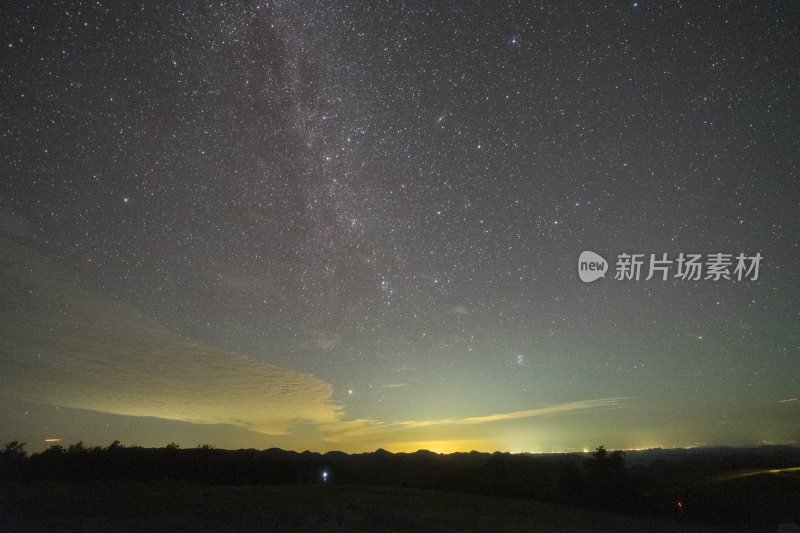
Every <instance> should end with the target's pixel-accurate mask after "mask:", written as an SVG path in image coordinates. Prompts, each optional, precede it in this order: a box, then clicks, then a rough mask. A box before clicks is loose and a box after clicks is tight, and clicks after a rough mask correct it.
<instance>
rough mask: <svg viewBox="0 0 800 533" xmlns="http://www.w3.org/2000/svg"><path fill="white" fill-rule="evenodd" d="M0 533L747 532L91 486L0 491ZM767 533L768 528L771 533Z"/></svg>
mask: <svg viewBox="0 0 800 533" xmlns="http://www.w3.org/2000/svg"><path fill="white" fill-rule="evenodd" d="M0 531H2V532H6V531H9V532H15V531H37V532H38V531H81V532H95V531H97V532H107V531H147V532H156V531H348V532H349V531H376V532H377V531H563V532H573V531H574V532H592V531H608V532H625V531H629V532H650V531H652V532H672V531H696V532H711V531H746V530H742V529H737V530H730V529H715V528H700V527H696V526H688V525H685V524H681V523H680V517H676V518H675V521H674V522H672V523H663V522H651V521H648V520H646V519H640V518H632V517H628V516H622V515H614V514H605V513H596V512H591V511H585V510H579V509H573V508H570V507H565V506H557V505H552V504H546V503H539V502H533V501H525V500H515V499H507V498H493V497H484V496H473V495H466V494H456V493H451V492H446V491H431V490H419V489H400V488H383V487H362V486H322V485H310V484H306V485H283V486H263V485H262V486H225V487H220V486H201V485H192V484H186V483H138V482H124V481H94V482H85V483H80V484H77V483H63V482H62V483H45V482H37V483H12V484H8V483H5V484H3V486H2V487H0ZM770 531H774V529H770Z"/></svg>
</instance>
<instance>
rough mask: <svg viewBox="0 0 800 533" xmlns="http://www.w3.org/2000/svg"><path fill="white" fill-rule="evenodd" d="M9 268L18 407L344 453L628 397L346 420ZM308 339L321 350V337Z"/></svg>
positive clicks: (281, 376) (331, 407)
mask: <svg viewBox="0 0 800 533" xmlns="http://www.w3.org/2000/svg"><path fill="white" fill-rule="evenodd" d="M0 262H2V263H3V264H4V268H3V270H2V272H0V277H1V278H2V279H0V281H2V282H3V283H2V284H0V300H2V301H3V304H4V305H3V306H0V367H2V374H1V375H0V377H1V379H2V389H0V394H3V395H5V396H7V397H11V398H14V399H19V400H30V401H36V402H42V403H47V404H51V405H60V406H65V407H73V408H79V409H89V410H93V411H99V412H105V413H112V414H119V415H128V416H137V417H159V418H164V419H169V420H179V421H185V422H193V423H199V424H229V425H233V426H237V427H241V428H245V429H248V430H250V431H254V432H258V433H263V434H269V435H289V436H290V435H292V432H293V428H295V427H297V424H298V423H305V424H308V423H310V424H312V425H314V426H315V427H316V428H318V437H319V438H321V439H322V441H323V442H329V443H342V446H343V447H348V446H350V445H352V444H353V443H357V442H361V441H365V442H366V441H373V440H376V441H380V442H382V443H386V442H395V443H397V442H406V443H410V444H409V445H412V444H413V443H414V442H423V439H428V440H425V441H424V442H438V443H440V444H441V443H445V442H450V443H452V442H455V441H454V440H452V439H453V437H452V436H448V433H449V432H453V430H454V429H456V428H458V427H465V426H482V425H487V424H493V423H499V422H503V421H509V420H517V419H525V418H534V417H540V416H545V415H555V414H566V413H570V412H575V411H585V410H590V409H606V408H611V407H616V406H619V405H621V404H622V403H623V402H624V400H625V399H624V398H599V399H591V400H582V401H576V402H568V403H561V404H556V405H547V406H544V407H539V408H536V409H529V410H523V411H513V412H504V413H494V414H485V415H481V416H471V417H460V418H439V419H429V420H401V421H388V422H387V421H380V420H375V419H371V418H359V419H354V420H347V418H346V413H345V410H344V408H343V407H342V406H341V405H339V404H337V403H336V402H334V401H333V399H332V396H333V388H332V386H331V385H330V383H328V382H326V381H324V380H322V379H320V378H318V377H316V376H314V375H312V374H309V373H305V372H299V371H296V370H293V369H290V368H286V367H282V366H278V365H274V364H271V363H268V362H265V361H260V360H257V359H254V358H251V357H247V356H245V355H241V354H238V353H234V352H230V351H226V350H221V349H218V348H215V347H211V346H207V345H204V344H200V343H193V342H190V341H187V340H185V339H184V338H182V337H180V336H178V335H176V334H174V333H172V332H171V331H169V330H167V329H166V328H164V327H163V326H161V325H160V324H159V323H157V322H156V321H155V320H153V319H151V318H149V317H147V316H145V315H143V314H141V313H140V312H139V311H137V310H135V309H132V308H130V307H126V306H124V305H121V304H118V303H115V302H110V301H108V300H105V299H103V298H101V297H100V296H98V295H97V294H94V293H92V292H90V291H86V290H84V289H81V288H80V287H79V286H77V285H75V284H73V283H71V282H70V281H69V280H67V279H64V278H62V277H60V275H59V274H58V272H57V270H56V269H55V268H53V267H51V266H49V264H48V262H47V261H46V260H45V259H44V258H43V257H42V256H40V255H39V254H38V253H37V252H35V251H33V250H32V249H30V248H26V247H22V246H18V245H13V244H10V245H9V246H6V247H4V249H2V250H0ZM310 338H311V339H312V341H314V342H315V343H316V344H319V338H314V337H310ZM317 347H318V346H317ZM406 386H407V384H406V383H389V384H386V385H384V387H387V388H395V389H399V388H403V387H406ZM793 400H794V399H791V400H783V401H793ZM472 441H474V442H478V441H479V439H478V438H477V436H474V438H471V441H470V442H472ZM459 442H466V441H465V440H463V439H462V440H459ZM306 444H307V445H309V446H313V445H314V444H313V443H306ZM298 445H301V446H302V445H304V444H303V443H299V444H298ZM465 445H466V444H465Z"/></svg>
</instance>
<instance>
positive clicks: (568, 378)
mask: <svg viewBox="0 0 800 533" xmlns="http://www.w3.org/2000/svg"><path fill="white" fill-rule="evenodd" d="M0 11H1V12H2V13H0V79H1V80H2V82H1V83H0V398H2V400H1V402H0V437H2V438H3V439H5V440H4V441H9V440H12V439H17V440H22V441H25V442H27V443H28V448H29V449H31V450H33V451H37V450H40V449H43V448H44V447H45V446H47V445H49V444H51V443H54V442H55V443H57V442H62V443H63V444H66V443H70V442H76V441H78V440H83V441H84V442H85V443H87V444H93V445H94V444H102V445H107V444H108V443H110V442H112V441H113V440H115V439H119V440H121V441H122V442H123V444H140V445H146V446H163V445H165V444H167V443H169V442H177V443H179V444H180V445H181V446H184V447H193V446H196V445H198V444H201V443H208V444H213V445H216V446H218V447H224V448H242V447H245V448H247V447H254V448H259V449H263V448H268V447H272V446H277V447H283V448H286V449H293V450H298V451H302V450H305V449H310V450H314V451H327V450H343V451H347V452H363V451H371V450H375V449H377V448H379V447H380V448H385V449H387V450H389V451H395V452H398V451H415V450H417V449H420V448H426V449H430V450H433V451H437V452H453V451H469V450H479V451H495V450H500V451H512V452H522V451H527V452H548V451H564V450H582V449H585V448H591V449H593V448H595V447H596V446H598V445H600V444H605V445H606V446H607V447H609V448H643V447H657V446H661V447H673V446H681V447H683V446H698V445H755V444H759V443H794V444H798V443H800V423H798V422H800V401H799V400H798V398H800V327H798V326H799V325H800V290H799V289H800V283H798V279H797V278H798V274H800V272H799V271H798V267H797V265H798V263H799V262H800V237H798V235H800V217H799V216H798V215H800V185H798V178H800V146H799V145H798V139H800V126H798V124H800V93H798V88H800V59H798V58H800V37H798V32H797V28H798V27H800V8H799V7H798V6H797V5H796V4H794V3H791V2H753V3H750V2H747V3H742V4H739V3H730V4H728V3H722V4H720V3H715V2H687V3H681V2H658V3H656V2H647V1H640V2H632V1H628V2H611V3H600V2H552V3H540V2H530V3H529V2H482V3H461V2H449V3H448V2H430V3H428V2H407V1H397V2H394V1H391V2H389V1H381V2H366V1H355V2H348V3H344V2H327V1H319V2H314V1H308V2H301V1H297V2H284V1H278V2H266V1H257V0H253V1H228V2H205V3H199V2H143V3H137V2H106V1H95V2H72V1H69V2H66V1H54V2H42V1H31V2H24V1H13V2H6V3H4V5H3V6H2V7H0ZM585 250H590V251H594V252H596V253H597V254H599V255H600V256H602V257H603V258H604V259H605V260H606V261H607V262H608V272H607V273H606V275H605V277H604V278H602V279H598V280H596V281H593V282H591V283H584V282H583V281H581V279H580V278H579V275H578V257H579V255H580V254H581V252H582V251H585ZM718 253H723V254H731V257H732V258H733V259H732V262H733V264H732V265H731V266H730V269H729V270H730V276H729V277H730V279H725V278H724V277H723V278H721V279H718V280H714V279H705V272H703V274H704V275H703V276H701V277H700V279H691V278H688V279H685V278H684V277H681V276H679V275H677V274H678V270H677V267H678V265H677V261H676V262H674V263H672V264H671V267H670V268H671V269H670V270H669V271H668V273H667V276H666V277H667V279H663V278H662V276H661V274H660V273H658V274H656V275H655V276H654V277H652V279H649V280H648V279H646V278H647V277H648V276H647V275H646V274H647V272H648V270H647V268H648V262H647V260H648V259H649V258H650V254H655V256H656V257H657V258H658V259H661V258H662V254H667V258H668V260H672V261H674V260H676V259H677V258H678V256H679V255H680V254H700V255H701V256H702V258H703V259H706V258H708V256H710V255H711V254H718ZM740 253H741V254H745V256H746V257H748V258H749V257H754V256H755V255H756V254H760V255H761V257H762V259H761V263H760V269H759V272H758V275H757V276H755V275H754V273H753V272H751V273H750V274H751V275H750V276H749V277H748V276H745V277H744V279H741V280H740V279H737V276H736V275H735V274H734V267H735V266H736V256H737V255H738V254H740ZM620 254H644V255H643V257H644V259H645V264H644V267H643V274H642V276H641V278H640V279H638V280H637V279H615V277H616V276H615V269H616V263H617V258H618V257H619V256H620ZM53 439H62V440H61V441H58V440H53Z"/></svg>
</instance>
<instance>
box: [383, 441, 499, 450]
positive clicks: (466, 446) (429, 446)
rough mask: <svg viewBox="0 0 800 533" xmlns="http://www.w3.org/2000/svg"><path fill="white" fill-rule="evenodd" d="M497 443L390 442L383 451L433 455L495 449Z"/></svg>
mask: <svg viewBox="0 0 800 533" xmlns="http://www.w3.org/2000/svg"><path fill="white" fill-rule="evenodd" d="M496 445H497V443H496V442H495V441H494V440H492V439H463V440H420V441H408V442H390V443H387V444H386V446H385V449H386V450H387V451H390V452H392V453H413V452H416V451H418V450H428V451H429V452H434V453H456V452H471V451H473V450H476V451H481V450H487V449H497V446H496Z"/></svg>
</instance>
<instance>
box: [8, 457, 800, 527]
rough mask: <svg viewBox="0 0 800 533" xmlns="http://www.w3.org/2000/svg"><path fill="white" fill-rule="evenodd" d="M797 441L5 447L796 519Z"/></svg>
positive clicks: (719, 515)
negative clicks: (544, 450)
mask: <svg viewBox="0 0 800 533" xmlns="http://www.w3.org/2000/svg"><path fill="white" fill-rule="evenodd" d="M798 466H800V449H799V448H796V447H789V446H773V447H760V448H744V449H739V448H708V449H694V450H647V451H643V452H620V451H611V452H609V451H607V450H606V449H605V448H604V447H603V446H600V447H599V448H597V450H596V451H595V452H594V453H591V454H579V453H571V454H538V455H534V454H524V453H523V454H510V453H501V452H495V453H491V454H490V453H479V452H475V451H473V452H470V453H453V454H437V453H433V452H430V451H427V450H419V451H417V452H414V453H390V452H388V451H386V450H382V449H380V450H377V451H375V452H372V453H362V454H345V453H342V452H328V453H325V454H320V453H315V452H310V451H304V452H302V453H297V452H293V451H286V450H281V449H277V448H271V449H268V450H263V451H259V450H254V449H247V450H221V449H216V448H214V447H213V446H209V445H203V446H198V447H197V448H189V449H181V448H179V447H178V446H177V445H175V444H170V445H168V446H167V447H165V448H143V447H140V446H123V445H122V444H120V443H119V442H118V441H115V442H113V443H112V444H111V445H109V446H108V447H105V448H103V447H99V446H97V447H85V446H84V445H83V443H81V442H78V443H76V444H72V445H70V446H69V447H67V448H66V449H65V448H64V447H62V446H58V445H57V446H51V447H50V448H48V449H47V450H45V451H43V452H41V453H37V454H33V455H31V456H28V455H27V454H26V453H25V450H24V444H21V443H19V442H16V441H14V442H10V443H8V444H6V445H5V447H4V448H3V451H2V452H0V479H2V481H4V482H8V483H15V482H16V483H20V482H22V483H32V482H34V483H38V482H66V483H87V482H95V481H100V480H123V481H130V482H139V483H141V482H145V483H173V482H181V483H190V484H194V485H205V486H221V485H226V486H228V485H287V484H310V483H313V484H323V477H322V474H323V472H326V473H327V478H326V480H325V481H324V484H325V485H327V486H344V485H362V486H363V485H368V486H382V487H397V488H409V489H433V490H446V491H454V492H461V493H471V494H475V495H481V496H502V497H511V498H524V499H534V500H538V501H543V502H551V503H556V504H566V505H570V506H574V507H581V508H584V509H590V510H596V511H613V512H623V513H627V514H631V515H642V516H648V517H660V518H664V519H669V520H680V521H684V520H685V521H691V522H698V523H711V524H721V525H750V526H764V525H769V526H771V525H775V524H777V523H780V522H800V516H798V513H800V472H798V471H797V470H785V471H781V472H769V471H770V470H772V471H775V470H780V469H790V468H797V467H798Z"/></svg>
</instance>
